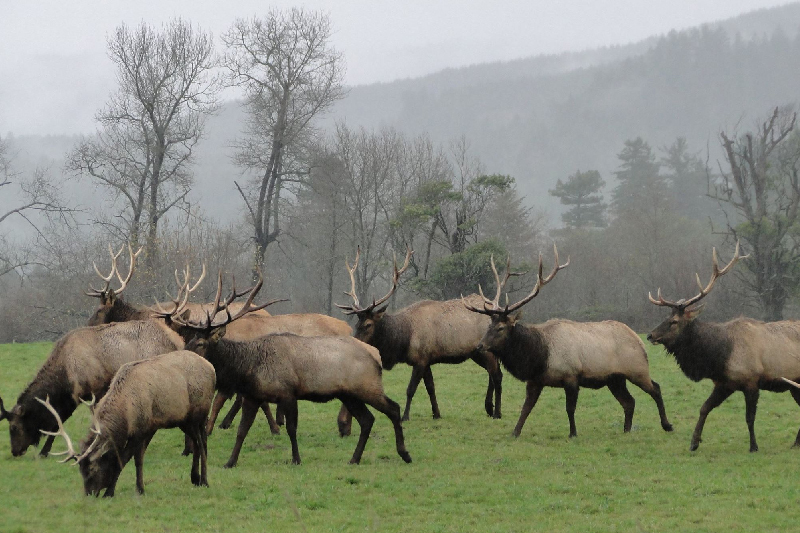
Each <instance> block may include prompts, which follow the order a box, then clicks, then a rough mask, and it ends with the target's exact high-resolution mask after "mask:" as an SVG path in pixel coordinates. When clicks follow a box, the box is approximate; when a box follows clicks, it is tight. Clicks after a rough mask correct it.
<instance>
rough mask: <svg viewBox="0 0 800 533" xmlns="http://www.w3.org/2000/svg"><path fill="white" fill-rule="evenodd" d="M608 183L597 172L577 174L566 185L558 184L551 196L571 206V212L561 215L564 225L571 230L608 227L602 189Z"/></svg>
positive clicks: (559, 181)
mask: <svg viewBox="0 0 800 533" xmlns="http://www.w3.org/2000/svg"><path fill="white" fill-rule="evenodd" d="M605 184H606V182H605V181H603V178H601V177H600V173H599V172H598V171H596V170H588V171H586V172H581V171H580V170H579V171H577V172H575V174H573V175H572V176H570V177H569V178H567V182H566V183H564V182H562V181H561V180H558V182H556V187H555V189H550V194H551V195H553V196H556V197H558V198H560V199H561V204H562V205H571V206H574V207H572V208H571V209H570V210H569V211H567V212H566V213H564V214H562V215H561V220H562V221H564V225H565V226H567V227H569V228H585V227H587V226H592V227H598V228H602V227H605V226H606V220H605V211H606V207H607V205H606V204H605V203H604V202H603V194H602V192H601V190H602V188H603V187H604V186H605Z"/></svg>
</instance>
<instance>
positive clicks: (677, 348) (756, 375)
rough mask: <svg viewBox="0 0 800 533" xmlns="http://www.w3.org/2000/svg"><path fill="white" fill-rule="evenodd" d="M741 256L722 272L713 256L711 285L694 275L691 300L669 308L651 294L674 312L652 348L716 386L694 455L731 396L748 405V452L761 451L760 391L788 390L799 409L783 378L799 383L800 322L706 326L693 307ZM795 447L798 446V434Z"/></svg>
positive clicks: (798, 395) (799, 396) (798, 394)
mask: <svg viewBox="0 0 800 533" xmlns="http://www.w3.org/2000/svg"><path fill="white" fill-rule="evenodd" d="M747 257H748V256H746V255H745V256H742V255H740V253H739V243H738V242H737V243H736V249H735V251H734V254H733V258H732V259H731V260H730V262H729V263H728V264H727V265H726V266H725V267H724V268H719V259H718V257H717V250H716V248H714V249H713V250H712V253H711V265H712V272H711V279H710V280H709V282H708V284H707V285H705V286H703V284H702V283H701V281H700V276H699V275H696V276H695V277H696V279H697V285H698V287H699V289H700V292H699V293H697V294H696V295H695V296H693V297H691V298H689V299H688V300H683V299H682V300H678V301H677V302H671V301H667V300H665V299H664V298H663V297H662V296H661V289H659V290H658V293H657V299H656V298H653V295H652V294H648V298H649V299H650V302H651V303H653V304H655V305H659V306H664V307H669V308H671V309H672V313H671V314H670V316H669V318H667V319H666V320H664V321H663V322H662V323H661V324H659V325H658V326H656V328H655V329H654V330H653V331H651V332H650V334H649V335H647V340H649V341H650V342H652V343H653V344H661V345H663V346H664V348H665V349H666V350H667V352H669V353H670V354H672V355H673V357H675V361H676V362H677V363H678V366H679V367H680V369H681V370H682V371H683V373H684V374H686V377H688V378H689V379H691V380H692V381H700V380H702V379H710V380H711V381H713V382H714V388H713V390H712V391H711V395H710V396H709V397H708V399H707V400H706V401H705V403H703V406H702V407H701V408H700V418H698V420H697V425H696V426H695V429H694V433H693V434H692V441H691V444H690V446H689V449H690V450H691V451H695V450H697V448H698V446H700V441H701V436H702V433H703V426H704V425H705V422H706V418H707V417H708V414H709V413H710V412H711V411H712V410H713V409H714V408H715V407H717V406H718V405H720V404H721V403H722V402H724V401H725V400H726V399H727V398H728V397H729V396H730V395H731V394H733V393H734V392H736V391H742V393H743V394H744V401H745V420H746V422H747V429H748V430H749V432H750V451H751V452H756V451H758V444H757V443H756V435H755V429H754V426H755V419H756V407H757V405H758V396H759V390H768V391H772V392H784V391H786V390H789V391H790V392H791V394H792V397H793V398H794V400H795V401H796V402H797V403H798V405H800V390H798V389H795V388H793V387H790V386H789V385H787V384H786V383H785V382H784V381H783V380H781V377H783V376H788V377H790V378H791V379H794V380H797V379H798V378H800V322H797V321H790V320H784V321H780V322H770V323H764V322H761V321H759V320H753V319H750V318H736V319H733V320H731V321H729V322H724V323H716V322H703V321H701V320H698V318H697V317H698V315H699V314H700V313H701V311H702V309H703V305H695V304H697V302H699V301H700V300H702V299H703V298H705V297H706V296H707V295H708V293H709V292H711V289H712V288H713V287H714V284H715V283H716V281H717V279H718V278H719V277H720V276H723V275H724V274H726V273H728V272H729V271H730V270H731V269H732V268H733V266H734V265H735V264H736V263H737V262H738V261H739V260H740V259H744V258H747ZM794 446H800V432H798V434H797V438H796V439H795V442H794Z"/></svg>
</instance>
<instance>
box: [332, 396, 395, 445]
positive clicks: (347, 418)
mask: <svg viewBox="0 0 800 533" xmlns="http://www.w3.org/2000/svg"><path fill="white" fill-rule="evenodd" d="M398 417H399V414H398ZM336 424H337V425H338V426H339V436H340V437H349V436H350V431H351V430H352V428H353V415H351V414H350V411H348V410H347V406H345V404H344V403H342V408H341V409H339V416H338V417H337V418H336Z"/></svg>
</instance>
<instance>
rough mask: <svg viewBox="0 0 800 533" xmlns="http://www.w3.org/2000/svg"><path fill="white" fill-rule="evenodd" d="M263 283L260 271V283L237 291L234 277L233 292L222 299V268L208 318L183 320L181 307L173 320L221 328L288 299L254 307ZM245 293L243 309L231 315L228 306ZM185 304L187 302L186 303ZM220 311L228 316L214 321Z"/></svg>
mask: <svg viewBox="0 0 800 533" xmlns="http://www.w3.org/2000/svg"><path fill="white" fill-rule="evenodd" d="M263 284H264V278H263V277H262V276H261V272H259V273H258V283H256V284H255V285H254V286H253V287H251V288H249V289H247V290H245V291H242V292H237V291H236V279H235V278H234V279H233V284H232V285H233V286H232V288H231V293H230V294H229V295H228V296H227V297H226V298H225V299H224V300H222V299H221V297H222V270H220V271H219V273H218V275H217V293H216V295H215V296H214V305H213V307H212V309H213V310H212V311H206V320H205V321H200V322H195V321H191V320H183V319H182V318H180V317H179V316H177V315H178V314H179V313H180V311H182V309H180V310H179V311H178V312H177V313H176V312H173V313H172V315H171V317H172V320H174V321H175V322H177V323H178V324H180V325H182V326H186V327H189V328H192V329H199V330H204V331H205V330H209V329H212V328H219V327H222V326H225V325H227V324H230V323H231V322H233V321H234V320H238V319H239V318H241V317H243V316H244V315H246V314H248V313H253V312H256V311H260V310H261V309H264V308H265V307H268V306H270V305H272V304H274V303H278V302H286V301H288V300H287V299H286V298H279V299H276V300H270V301H269V302H267V303H265V304H261V305H258V306H255V307H254V306H253V299H255V297H256V295H257V294H258V292H259V291H260V290H261V286H262V285H263ZM244 294H249V296H248V297H247V300H246V301H245V303H244V305H243V306H242V308H241V309H239V311H238V312H237V313H236V314H235V315H231V312H230V309H229V308H228V306H229V305H230V304H231V303H232V302H233V300H234V299H236V298H237V297H238V296H241V295H244ZM220 302H221V303H220ZM184 306H185V303H184ZM220 311H224V312H225V315H226V316H225V318H224V319H223V320H222V322H218V323H214V319H216V317H217V314H219V312H220Z"/></svg>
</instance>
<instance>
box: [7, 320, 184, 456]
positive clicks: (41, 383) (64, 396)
mask: <svg viewBox="0 0 800 533" xmlns="http://www.w3.org/2000/svg"><path fill="white" fill-rule="evenodd" d="M183 344H184V342H183V339H182V338H181V337H180V335H178V334H177V333H175V332H174V331H173V330H172V329H170V328H169V327H167V326H166V325H165V324H164V323H160V322H158V321H155V320H134V321H131V322H123V323H113V324H105V325H102V326H93V327H85V328H78V329H75V330H72V331H70V332H69V333H67V334H65V335H64V336H63V337H61V338H60V339H58V340H57V341H56V343H55V345H54V346H53V349H52V351H51V352H50V355H49V356H48V357H47V360H46V361H45V362H44V364H43V365H42V366H41V368H40V369H39V371H38V372H37V373H36V376H35V377H34V378H33V380H32V381H31V382H30V383H29V384H28V386H27V387H26V388H25V390H24V391H22V393H21V394H20V395H19V397H18V398H17V403H16V405H15V406H14V407H13V408H12V409H11V410H10V411H6V410H5V408H4V407H3V403H2V400H1V399H0V420H3V419H6V420H8V427H9V434H10V436H11V453H12V454H13V455H14V456H15V457H16V456H20V455H22V454H23V453H25V451H26V450H27V449H28V447H29V446H31V445H37V444H38V443H39V439H40V437H41V433H40V430H42V429H44V430H47V431H52V430H54V429H55V422H54V420H53V417H52V416H50V415H49V414H48V412H47V410H46V409H45V408H44V407H43V406H42V405H40V404H39V402H37V401H36V398H37V397H38V398H44V397H46V396H49V397H50V400H51V402H52V406H53V408H54V409H55V410H56V412H58V414H59V416H60V417H61V418H62V419H67V418H68V417H69V416H70V415H71V414H72V413H73V411H75V408H76V407H77V405H78V402H79V401H80V400H81V399H86V398H89V397H90V396H92V395H95V396H97V397H101V396H103V395H104V394H105V393H106V391H107V390H108V387H109V385H110V384H111V380H112V379H113V378H114V374H116V373H117V370H119V368H120V367H121V366H122V365H124V364H125V363H129V362H131V361H138V360H140V359H146V358H148V357H152V356H154V355H159V354H162V353H167V352H173V351H175V350H180V349H182V348H183ZM52 442H53V437H50V438H48V439H47V442H46V443H45V445H44V446H43V447H42V450H41V452H40V454H41V455H43V456H46V455H47V453H48V452H49V451H50V447H51V445H52Z"/></svg>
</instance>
